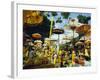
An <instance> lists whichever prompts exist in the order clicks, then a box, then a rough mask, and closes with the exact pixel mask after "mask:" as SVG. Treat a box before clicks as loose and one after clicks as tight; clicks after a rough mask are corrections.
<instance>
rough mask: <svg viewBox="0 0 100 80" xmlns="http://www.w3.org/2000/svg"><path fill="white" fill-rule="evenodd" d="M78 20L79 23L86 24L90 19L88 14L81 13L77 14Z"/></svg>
mask: <svg viewBox="0 0 100 80" xmlns="http://www.w3.org/2000/svg"><path fill="white" fill-rule="evenodd" d="M77 18H78V20H79V22H80V23H84V24H88V21H89V20H90V19H91V17H90V16H88V17H87V16H83V15H78V16H77Z"/></svg>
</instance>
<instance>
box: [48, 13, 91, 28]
mask: <svg viewBox="0 0 100 80" xmlns="http://www.w3.org/2000/svg"><path fill="white" fill-rule="evenodd" d="M60 13H61V12H57V14H58V15H57V16H55V17H53V18H54V21H56V20H57V19H58V17H61V20H62V23H55V27H57V28H63V27H64V26H65V25H66V24H68V19H63V17H62V16H61V14H60ZM78 15H83V16H91V14H90V13H79V12H70V15H69V17H70V18H72V19H73V18H77V16H78ZM50 18H51V17H48V19H50ZM90 22H91V21H89V24H90Z"/></svg>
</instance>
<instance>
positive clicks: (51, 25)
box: [49, 17, 53, 37]
mask: <svg viewBox="0 0 100 80" xmlns="http://www.w3.org/2000/svg"><path fill="white" fill-rule="evenodd" d="M52 28H53V17H52V18H51V24H50V33H49V37H51V34H52Z"/></svg>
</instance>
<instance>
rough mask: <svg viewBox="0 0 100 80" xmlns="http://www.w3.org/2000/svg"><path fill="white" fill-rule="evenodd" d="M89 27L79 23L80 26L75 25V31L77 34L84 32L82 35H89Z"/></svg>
mask: <svg viewBox="0 0 100 80" xmlns="http://www.w3.org/2000/svg"><path fill="white" fill-rule="evenodd" d="M90 29H91V26H90V25H88V24H84V25H81V26H80V27H77V29H76V32H77V33H79V34H84V35H87V36H89V35H90V32H91V31H90Z"/></svg>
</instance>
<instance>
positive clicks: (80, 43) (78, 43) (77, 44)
mask: <svg viewBox="0 0 100 80" xmlns="http://www.w3.org/2000/svg"><path fill="white" fill-rule="evenodd" d="M79 45H84V43H83V42H80V41H78V42H77V43H76V44H75V46H79Z"/></svg>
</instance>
